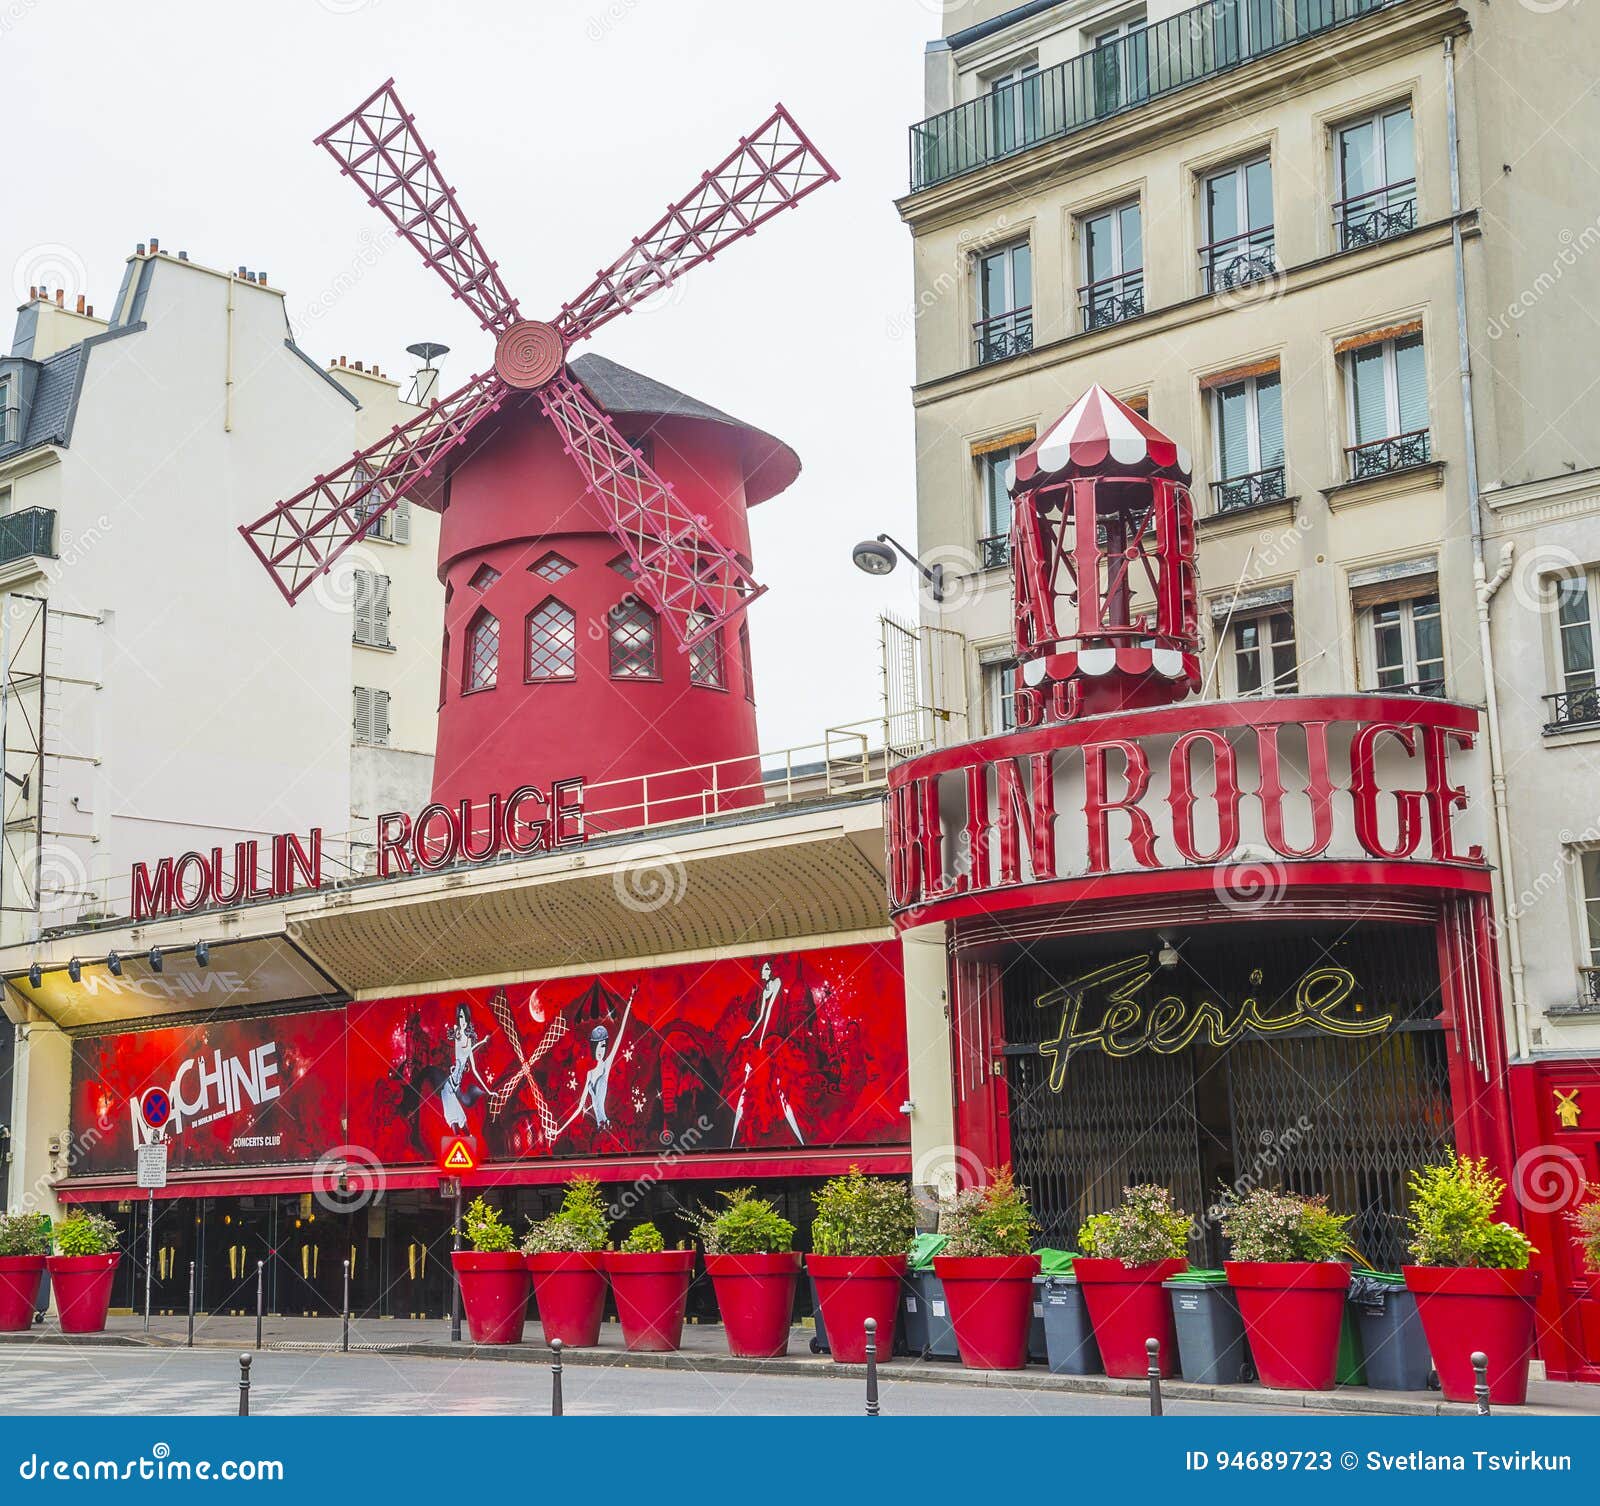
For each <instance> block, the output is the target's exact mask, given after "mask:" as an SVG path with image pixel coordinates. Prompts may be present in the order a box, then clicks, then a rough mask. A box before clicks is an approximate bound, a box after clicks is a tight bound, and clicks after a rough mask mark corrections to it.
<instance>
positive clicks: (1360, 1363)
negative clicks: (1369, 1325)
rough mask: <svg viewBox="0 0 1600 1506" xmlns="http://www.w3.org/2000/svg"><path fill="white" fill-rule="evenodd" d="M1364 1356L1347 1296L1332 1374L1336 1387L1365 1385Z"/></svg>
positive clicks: (1353, 1312) (1359, 1334)
mask: <svg viewBox="0 0 1600 1506" xmlns="http://www.w3.org/2000/svg"><path fill="white" fill-rule="evenodd" d="M1364 1360H1365V1356H1364V1355H1363V1354H1362V1350H1361V1329H1360V1327H1359V1325H1358V1324H1357V1323H1356V1313H1355V1309H1354V1308H1353V1307H1351V1305H1350V1299H1349V1297H1348V1296H1347V1297H1346V1298H1345V1303H1344V1322H1343V1323H1342V1324H1340V1325H1339V1360H1338V1364H1337V1366H1336V1368H1335V1370H1334V1372H1333V1383H1334V1385H1336V1386H1364V1385H1366V1383H1367V1369H1366V1364H1365V1363H1364Z"/></svg>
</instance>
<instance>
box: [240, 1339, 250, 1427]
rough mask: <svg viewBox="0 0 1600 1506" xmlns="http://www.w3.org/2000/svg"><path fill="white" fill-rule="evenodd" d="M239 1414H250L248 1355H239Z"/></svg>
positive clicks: (242, 1415)
mask: <svg viewBox="0 0 1600 1506" xmlns="http://www.w3.org/2000/svg"><path fill="white" fill-rule="evenodd" d="M239 1415H240V1416H241V1417H248V1416H249V1415H250V1356H249V1355H248V1354H241V1355H240V1356H239Z"/></svg>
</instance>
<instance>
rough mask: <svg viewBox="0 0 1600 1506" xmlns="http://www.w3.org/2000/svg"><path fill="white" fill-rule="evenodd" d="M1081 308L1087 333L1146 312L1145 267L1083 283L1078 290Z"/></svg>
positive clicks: (1135, 317)
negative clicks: (1098, 280)
mask: <svg viewBox="0 0 1600 1506" xmlns="http://www.w3.org/2000/svg"><path fill="white" fill-rule="evenodd" d="M1078 309H1079V312H1080V313H1081V314H1082V316H1083V327H1084V330H1085V331H1088V330H1092V329H1105V328H1107V327H1108V326H1109V325H1112V324H1121V323H1122V321H1123V320H1124V319H1137V318H1138V317H1139V315H1140V314H1142V313H1143V312H1144V268H1143V267H1135V268H1134V269H1133V271H1131V272H1122V273H1119V274H1118V275H1117V276H1116V277H1107V278H1104V279H1102V280H1101V281H1100V282H1086V283H1084V285H1083V286H1082V287H1081V288H1079V289H1078Z"/></svg>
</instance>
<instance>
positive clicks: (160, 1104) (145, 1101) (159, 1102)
mask: <svg viewBox="0 0 1600 1506" xmlns="http://www.w3.org/2000/svg"><path fill="white" fill-rule="evenodd" d="M139 1117H140V1118H141V1119H143V1120H144V1122H145V1123H146V1124H148V1125H149V1126H150V1128H151V1129H153V1130H158V1129H160V1128H161V1127H162V1126H163V1125H164V1124H165V1123H166V1122H167V1120H169V1119H170V1118H171V1117H172V1099H171V1098H169V1097H168V1096H167V1090H166V1089H165V1088H146V1089H145V1090H144V1092H143V1094H142V1095H141V1096H140V1098H139Z"/></svg>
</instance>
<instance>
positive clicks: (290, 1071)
mask: <svg viewBox="0 0 1600 1506" xmlns="http://www.w3.org/2000/svg"><path fill="white" fill-rule="evenodd" d="M344 1045H345V1016H344V1010H343V1009H324V1010H317V1011H314V1012H309V1013H300V1014H281V1015H266V1016H259V1017H257V1018H254V1019H239V1018H233V1019H228V1020H209V1021H200V1022H197V1023H195V1024H192V1025H181V1026H173V1027H168V1028H162V1029H158V1030H138V1031H128V1032H125V1033H120V1034H116V1035H94V1036H80V1037H78V1038H77V1039H76V1040H74V1041H73V1043H72V1113H71V1127H72V1171H73V1174H74V1175H75V1176H99V1175H104V1174H106V1173H108V1172H123V1171H127V1172H131V1171H132V1170H133V1167H134V1162H135V1153H136V1148H137V1146H138V1145H139V1144H141V1143H142V1142H143V1141H145V1140H149V1139H153V1138H154V1137H155V1135H156V1133H157V1130H156V1125H159V1127H160V1131H161V1133H163V1134H164V1135H165V1136H166V1139H167V1143H168V1146H169V1149H168V1152H167V1156H168V1165H169V1166H170V1168H171V1169H172V1170H174V1171H183V1170H189V1169H194V1168H201V1167H205V1168H228V1167H243V1166H263V1165H272V1164H276V1163H285V1162H300V1161H314V1160H315V1159H316V1158H317V1157H318V1156H320V1155H321V1154H322V1153H323V1152H324V1151H325V1150H327V1148H328V1147H329V1146H330V1145H337V1144H338V1143H339V1142H340V1141H341V1140H343V1139H344V1138H345V1137H344V1135H343V1133H342V1132H341V1128H340V1119H341V1117H342V1116H343V1113H344V1103H345V1056H344Z"/></svg>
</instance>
